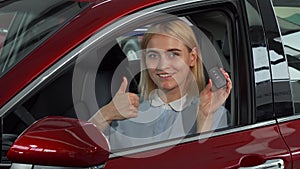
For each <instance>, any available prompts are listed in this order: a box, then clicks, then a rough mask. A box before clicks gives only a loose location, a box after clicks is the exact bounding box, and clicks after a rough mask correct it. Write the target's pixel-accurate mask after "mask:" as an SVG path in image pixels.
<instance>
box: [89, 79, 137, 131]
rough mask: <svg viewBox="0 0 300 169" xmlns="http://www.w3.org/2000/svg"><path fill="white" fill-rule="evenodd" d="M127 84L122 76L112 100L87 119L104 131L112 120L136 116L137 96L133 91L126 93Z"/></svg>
mask: <svg viewBox="0 0 300 169" xmlns="http://www.w3.org/2000/svg"><path fill="white" fill-rule="evenodd" d="M127 85H128V82H127V79H126V77H123V81H122V84H121V86H120V88H119V90H118V92H117V93H116V95H115V96H114V98H113V99H112V101H111V102H109V103H108V104H107V105H105V106H103V107H102V108H101V109H100V110H99V111H97V113H95V115H94V116H92V117H91V118H90V119H89V121H90V122H92V123H94V124H95V125H96V126H97V127H98V128H99V129H100V130H101V131H104V130H105V129H106V128H107V127H108V126H109V125H110V123H111V122H112V121H113V120H124V119H128V118H133V117H137V112H138V107H139V97H138V96H137V95H136V94H134V93H126V88H127Z"/></svg>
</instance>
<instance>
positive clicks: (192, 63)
mask: <svg viewBox="0 0 300 169" xmlns="http://www.w3.org/2000/svg"><path fill="white" fill-rule="evenodd" d="M197 59H198V51H197V49H196V47H194V48H193V49H192V51H191V52H190V67H194V66H195V65H196V63H197Z"/></svg>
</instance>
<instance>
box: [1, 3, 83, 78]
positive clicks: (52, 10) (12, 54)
mask: <svg viewBox="0 0 300 169" xmlns="http://www.w3.org/2000/svg"><path fill="white" fill-rule="evenodd" d="M86 4H88V3H84V2H74V1H60V0H55V1H51V0H50V1H48V2H46V1H44V2H43V3H42V2H39V1H36V0H24V1H2V2H1V3H0V20H1V23H0V77H1V76H2V75H3V74H5V73H6V72H7V71H8V70H9V69H11V68H12V67H13V66H14V65H15V64H16V63H18V62H19V61H20V60H22V59H23V58H25V57H26V56H27V55H28V54H29V53H30V52H31V51H32V50H33V49H35V48H37V46H38V45H40V44H41V43H42V42H43V41H45V40H46V39H48V38H49V37H50V35H52V34H53V33H54V32H55V31H56V30H57V29H58V28H59V27H61V26H62V25H64V24H66V23H67V22H69V21H70V19H72V18H73V17H74V16H75V15H76V14H77V13H78V12H80V11H82V10H83V9H84V7H85V6H86Z"/></svg>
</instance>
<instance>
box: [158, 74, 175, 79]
mask: <svg viewBox="0 0 300 169" xmlns="http://www.w3.org/2000/svg"><path fill="white" fill-rule="evenodd" d="M173 75H174V73H157V76H158V77H160V78H170V77H172V76H173Z"/></svg>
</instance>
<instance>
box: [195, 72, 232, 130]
mask: <svg viewBox="0 0 300 169" xmlns="http://www.w3.org/2000/svg"><path fill="white" fill-rule="evenodd" d="M221 71H222V73H223V74H224V76H225V78H226V81H227V85H226V87H224V88H221V89H217V90H215V91H212V81H211V79H209V82H208V84H207V85H206V87H205V89H204V90H203V91H202V92H201V93H200V103H199V109H198V117H197V118H198V119H197V120H198V130H199V132H203V131H208V130H210V128H211V125H212V124H211V123H212V118H213V114H214V112H216V111H217V110H218V109H219V107H220V106H221V105H222V104H224V102H225V101H226V99H227V98H228V96H229V94H230V91H231V88H232V82H231V79H230V77H229V75H228V73H227V72H225V70H224V69H221Z"/></svg>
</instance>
